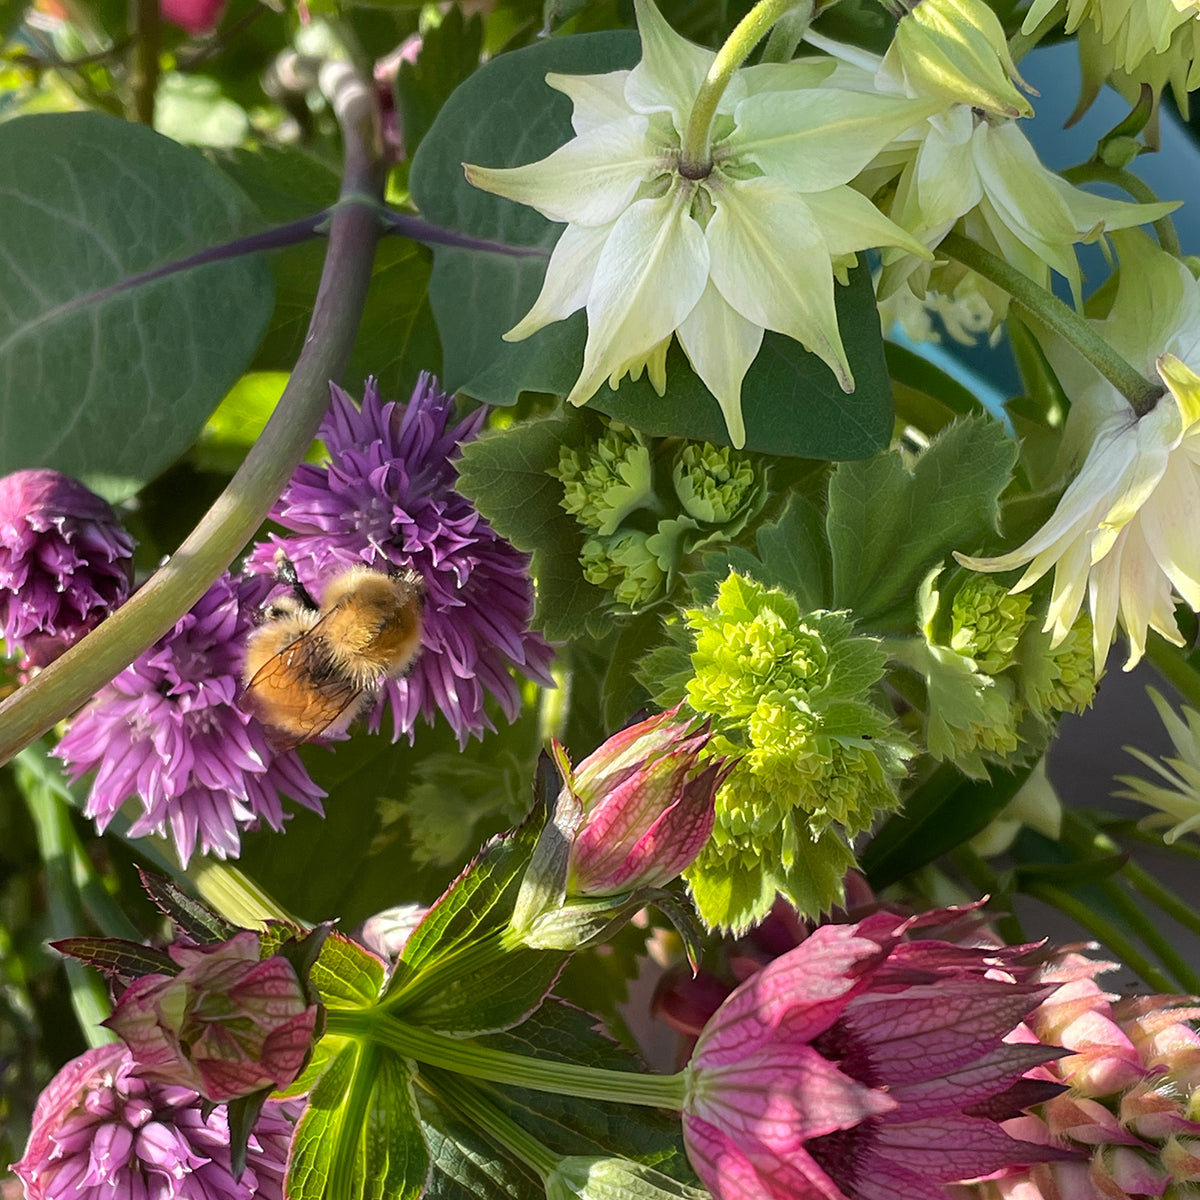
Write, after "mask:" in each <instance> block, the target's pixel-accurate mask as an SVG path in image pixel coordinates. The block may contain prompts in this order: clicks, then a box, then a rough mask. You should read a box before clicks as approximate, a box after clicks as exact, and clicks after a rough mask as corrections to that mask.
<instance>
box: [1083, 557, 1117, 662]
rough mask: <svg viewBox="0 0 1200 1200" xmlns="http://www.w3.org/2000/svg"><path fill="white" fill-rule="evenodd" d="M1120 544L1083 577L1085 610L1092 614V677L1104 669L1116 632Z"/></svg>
mask: <svg viewBox="0 0 1200 1200" xmlns="http://www.w3.org/2000/svg"><path fill="white" fill-rule="evenodd" d="M1123 550H1124V543H1123V542H1118V543H1117V545H1116V546H1115V547H1114V549H1113V552H1112V553H1111V554H1110V555H1109V556H1108V557H1107V558H1106V559H1105V560H1104V561H1103V562H1102V563H1099V564H1098V565H1097V566H1094V567H1093V568H1092V569H1091V571H1090V572H1089V574H1088V577H1087V587H1088V608H1089V609H1090V610H1091V614H1092V661H1093V664H1094V666H1093V670H1094V671H1095V674H1096V677H1097V678H1099V677H1100V673H1101V671H1103V670H1104V663H1105V660H1106V659H1107V658H1108V651H1109V647H1110V646H1112V643H1113V635H1114V634H1115V633H1116V631H1117V615H1118V613H1119V612H1120V611H1121V555H1122V551H1123Z"/></svg>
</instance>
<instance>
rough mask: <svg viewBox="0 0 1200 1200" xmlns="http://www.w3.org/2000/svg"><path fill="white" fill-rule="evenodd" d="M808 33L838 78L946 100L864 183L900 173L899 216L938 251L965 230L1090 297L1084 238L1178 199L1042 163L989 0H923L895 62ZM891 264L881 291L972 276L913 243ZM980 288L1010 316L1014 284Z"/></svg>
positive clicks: (890, 253) (1031, 272) (894, 208)
mask: <svg viewBox="0 0 1200 1200" xmlns="http://www.w3.org/2000/svg"><path fill="white" fill-rule="evenodd" d="M808 40H809V41H811V42H812V43H813V45H815V46H816V47H817V48H818V49H821V50H824V51H826V52H827V53H830V54H833V55H835V56H836V57H837V58H838V59H839V66H838V70H837V72H836V74H835V75H834V77H833V78H832V79H831V80H830V81H829V82H828V83H827V84H826V86H839V87H857V88H860V89H862V90H863V91H870V92H876V93H880V94H884V95H890V96H895V97H901V96H908V97H912V98H916V99H929V100H934V101H936V102H937V111H936V112H935V113H934V114H933V115H932V116H930V117H929V119H928V120H927V121H926V122H925V123H923V124H922V125H921V126H920V127H918V128H916V129H914V130H911V131H909V132H908V133H906V134H905V136H904V137H903V138H901V139H898V140H897V141H896V142H895V143H893V145H892V146H890V147H889V148H888V149H887V150H886V151H885V152H884V154H883V155H882V156H881V158H880V160H879V161H878V162H877V163H876V164H873V166H872V169H871V170H870V171H869V172H867V173H866V174H865V175H864V177H863V179H862V180H860V186H864V185H865V186H866V189H867V190H868V191H874V190H875V189H876V188H880V187H882V186H883V185H884V184H886V183H889V182H890V181H891V180H892V179H895V187H894V195H893V198H892V200H891V202H890V205H889V206H888V215H889V216H890V217H891V218H892V220H894V221H895V222H896V223H897V224H899V225H902V226H903V227H904V228H905V229H907V230H908V231H909V232H910V233H912V234H913V235H914V236H915V237H916V238H917V239H918V240H919V241H920V242H922V243H923V244H924V245H926V246H928V247H930V248H931V249H932V248H936V247H937V246H938V244H939V243H940V242H941V240H942V239H943V238H944V237H945V236H946V234H947V233H949V232H950V230H951V229H954V228H955V227H956V226H958V228H959V229H960V230H961V231H962V232H964V233H966V234H967V235H968V236H969V237H971V238H973V239H975V240H976V241H978V242H979V243H980V244H982V245H983V246H985V247H986V248H987V249H989V250H991V251H992V253H994V254H997V255H999V256H1000V257H1001V258H1003V259H1005V260H1006V261H1007V262H1009V263H1011V264H1012V265H1013V266H1014V267H1016V268H1017V269H1018V270H1020V271H1021V272H1022V273H1023V274H1025V275H1028V276H1029V277H1030V278H1031V279H1033V280H1035V281H1036V282H1038V283H1040V284H1042V286H1044V287H1049V286H1050V272H1051V270H1054V271H1057V272H1058V273H1059V274H1060V275H1063V276H1064V277H1065V278H1066V279H1067V280H1069V281H1070V284H1071V288H1072V291H1073V293H1074V295H1075V297H1076V301H1077V302H1078V301H1079V300H1080V287H1081V283H1080V274H1079V264H1078V262H1077V260H1076V257H1075V244H1076V243H1077V242H1087V241H1094V240H1095V239H1096V238H1098V237H1099V236H1100V235H1101V234H1102V233H1104V232H1106V231H1109V230H1113V229H1124V228H1127V227H1128V226H1131V225H1140V224H1142V223H1144V222H1147V221H1155V220H1157V219H1158V218H1159V217H1161V216H1164V215H1165V214H1166V213H1168V212H1170V211H1171V210H1172V209H1173V208H1175V207H1176V205H1175V204H1173V203H1163V204H1131V203H1128V202H1126V201H1118V200H1110V199H1107V198H1105V197H1101V196H1096V195H1092V194H1091V193H1089V192H1085V191H1083V190H1082V189H1080V188H1077V187H1073V186H1072V185H1071V184H1069V183H1067V182H1066V180H1064V179H1062V178H1061V177H1060V176H1059V175H1057V174H1055V173H1054V172H1053V171H1051V170H1049V169H1048V168H1047V167H1045V166H1044V165H1043V164H1042V162H1041V161H1040V160H1039V158H1038V156H1037V153H1036V152H1035V151H1034V149H1033V147H1032V146H1031V145H1030V143H1029V140H1028V139H1027V138H1026V136H1025V134H1024V133H1023V132H1022V130H1021V127H1020V125H1019V124H1018V119H1019V118H1022V117H1031V116H1032V115H1033V109H1032V107H1031V106H1030V104H1029V101H1028V100H1027V99H1026V98H1025V97H1024V96H1023V95H1022V93H1021V92H1020V91H1019V90H1018V88H1017V87H1016V86H1015V83H1014V81H1015V82H1016V83H1019V82H1020V77H1019V76H1018V75H1017V72H1016V68H1015V66H1014V65H1013V63H1012V60H1011V58H1010V57H1009V53H1008V47H1007V44H1006V42H1005V40H1004V31H1003V29H1002V28H1001V25H1000V22H999V20H998V19H997V17H996V15H995V13H993V12H992V10H991V9H990V8H989V7H988V6H987V5H986V4H985V3H983V0H921V3H920V4H919V5H917V7H916V8H915V9H914V10H913V11H912V12H911V13H909V14H908V15H907V16H905V17H904V18H903V19H902V20H901V21H900V24H899V26H898V27H897V30H896V37H895V40H894V41H893V43H892V45H891V47H890V48H889V50H888V52H887V54H886V55H885V56H884V57H883V58H879V57H877V56H875V55H871V54H868V53H867V52H866V51H863V50H860V49H858V48H857V47H852V46H842V45H839V44H838V43H836V42H831V41H829V40H828V39H826V38H822V37H819V36H816V35H813V34H810V35H808ZM897 174H898V178H897ZM883 262H884V267H883V272H882V275H881V276H880V279H879V284H878V289H879V295H880V297H881V298H886V297H888V296H890V295H892V294H893V293H894V292H895V291H897V290H898V289H900V288H902V287H904V286H905V285H909V286H911V287H912V289H913V291H914V292H915V293H916V294H917V295H918V296H923V295H924V294H925V293H926V290H927V288H928V287H930V286H932V287H934V288H935V289H937V290H939V291H943V292H949V291H951V290H952V288H953V287H954V285H955V284H956V283H957V282H958V281H959V280H960V279H961V277H962V268H959V267H956V266H954V265H953V264H952V265H951V267H950V268H948V269H947V268H940V267H938V268H933V271H934V272H935V274H934V276H933V278H932V280H931V278H930V270H931V268H930V267H929V266H927V265H923V264H922V260H920V259H916V258H913V257H912V256H911V255H910V254H908V253H906V252H904V251H903V250H887V251H885V252H884V255H883ZM918 269H920V270H919V271H918ZM915 272H916V273H915ZM980 295H981V296H983V297H986V298H987V299H988V300H989V301H990V304H991V307H992V309H993V312H994V315H995V319H997V320H998V319H999V318H1001V317H1003V315H1004V306H1005V305H1006V304H1007V297H1006V296H1005V295H1004V294H1003V293H1002V292H1000V291H999V290H998V289H995V288H993V287H991V286H988V287H986V288H984V289H983V290H982V291H981V292H980Z"/></svg>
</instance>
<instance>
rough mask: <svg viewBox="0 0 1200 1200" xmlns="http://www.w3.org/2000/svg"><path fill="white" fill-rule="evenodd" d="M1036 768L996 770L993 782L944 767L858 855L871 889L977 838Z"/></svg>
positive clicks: (891, 882)
mask: <svg viewBox="0 0 1200 1200" xmlns="http://www.w3.org/2000/svg"><path fill="white" fill-rule="evenodd" d="M1031 770H1032V766H1022V767H1019V768H1017V769H1016V770H1014V771H1003V770H999V769H997V768H993V769H992V778H991V780H990V781H989V780H986V779H984V780H976V779H964V778H963V777H962V775H961V774H960V773H959V772H958V771H957V770H955V769H954V768H953V767H952V766H950V765H948V764H947V765H944V766H941V767H939V768H938V769H937V770H936V771H935V772H934V773H933V774H932V775H931V776H930V777H929V778H928V779H927V780H926V781H925V782H924V783H923V784H922V785H921V786H920V787H918V788H917V789H916V791H915V792H913V794H912V795H910V796H909V797H907V799H906V800H905V802H904V811H903V812H902V813H897V814H896V815H895V816H893V817H891V818H890V819H889V820H888V821H887V823H886V824H885V825H884V826H883V828H882V829H880V830H879V832H878V833H877V834H876V835H875V836H874V838H872V840H871V842H870V843H869V844H868V845H867V847H866V849H865V850H864V851H863V853H862V854H861V855H860V856H859V862H860V865H861V867H862V870H863V872H864V874H865V875H866V876H867V879H868V881H869V882H870V884H871V886H872V887H873V888H875V889H876V890H879V889H881V888H885V887H887V886H888V885H890V884H893V883H895V882H896V881H897V880H898V879H903V878H904V877H905V876H906V875H911V874H912V873H913V872H914V871H916V870H918V869H919V868H921V867H923V866H925V865H926V864H927V863H931V862H933V861H934V859H936V858H938V857H940V856H941V855H943V854H946V853H947V852H948V851H950V850H953V849H954V848H955V846H959V845H961V844H962V843H963V842H965V841H968V840H969V839H970V838H973V837H974V836H975V835H976V834H977V833H979V831H980V830H981V829H983V828H984V827H985V826H987V825H988V824H990V823H991V821H992V820H993V818H995V817H996V816H997V815H999V813H1000V812H1001V811H1002V810H1003V809H1004V807H1005V806H1006V805H1007V804H1008V803H1009V801H1010V800H1012V798H1013V797H1014V796H1015V795H1016V794H1017V792H1018V791H1019V790H1020V788H1021V786H1022V784H1024V782H1025V780H1026V779H1027V778H1028V777H1029V773H1030V771H1031Z"/></svg>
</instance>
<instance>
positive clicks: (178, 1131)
mask: <svg viewBox="0 0 1200 1200" xmlns="http://www.w3.org/2000/svg"><path fill="white" fill-rule="evenodd" d="M136 1070H137V1068H136V1065H135V1064H134V1062H133V1060H132V1058H131V1057H130V1055H129V1051H128V1050H127V1049H126V1047H125V1046H123V1045H121V1044H120V1043H119V1042H118V1043H114V1044H113V1045H109V1046H100V1047H98V1048H97V1049H94V1050H88V1051H86V1052H85V1053H83V1054H81V1055H80V1056H79V1057H78V1058H76V1059H73V1060H72V1061H71V1062H69V1063H67V1065H66V1066H65V1067H63V1069H62V1070H61V1071H59V1073H58V1074H57V1075H56V1076H55V1077H54V1078H53V1079H52V1080H51V1081H50V1084H49V1086H48V1087H47V1088H46V1090H45V1091H44V1092H42V1094H41V1096H40V1098H39V1099H38V1102H37V1107H36V1108H35V1109H34V1113H33V1130H32V1132H31V1133H30V1135H29V1143H28V1145H26V1147H25V1153H24V1155H23V1156H22V1158H21V1160H20V1161H19V1162H16V1163H14V1164H13V1171H14V1172H15V1174H16V1175H17V1176H18V1177H19V1178H20V1179H21V1181H22V1182H23V1183H24V1185H25V1196H26V1198H27V1200H125V1198H126V1197H135V1196H136V1197H147V1198H150V1197H154V1198H156V1200H282V1197H283V1177H284V1170H285V1168H286V1164H287V1153H288V1145H289V1143H290V1142H291V1135H292V1126H293V1124H294V1122H295V1120H296V1118H297V1116H298V1115H299V1112H300V1108H301V1105H300V1104H299V1103H298V1102H297V1101H294V1100H288V1101H278V1100H268V1101H267V1102H266V1104H265V1105H264V1107H263V1110H262V1112H261V1113H260V1114H259V1117H258V1120H257V1121H256V1122H255V1125H254V1132H253V1133H252V1134H251V1136H250V1143H249V1146H248V1147H247V1153H246V1170H245V1171H244V1173H243V1174H242V1177H241V1178H240V1179H235V1178H234V1177H233V1171H232V1169H231V1166H230V1159H229V1123H228V1120H227V1118H226V1114H225V1110H224V1108H215V1109H212V1110H211V1111H209V1112H207V1114H206V1113H205V1111H204V1107H203V1106H202V1103H201V1099H200V1097H199V1096H198V1095H197V1094H196V1093H195V1092H194V1091H190V1090H188V1089H187V1088H182V1087H169V1086H166V1085H163V1084H158V1083H153V1082H151V1081H149V1080H146V1079H142V1078H140V1077H139V1076H138V1075H137V1074H136Z"/></svg>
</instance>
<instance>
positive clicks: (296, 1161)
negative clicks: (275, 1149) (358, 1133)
mask: <svg viewBox="0 0 1200 1200" xmlns="http://www.w3.org/2000/svg"><path fill="white" fill-rule="evenodd" d="M358 1054H359V1047H358V1046H357V1045H354V1044H350V1045H347V1046H346V1047H345V1048H344V1049H343V1050H342V1051H341V1053H340V1054H338V1056H337V1057H336V1058H335V1059H334V1060H333V1061H332V1062H331V1063H330V1064H329V1066H328V1067H327V1068H326V1069H325V1073H324V1074H323V1075H322V1076H321V1078H320V1079H319V1080H318V1081H317V1084H316V1086H315V1087H314V1088H313V1090H312V1092H311V1094H310V1095H309V1098H308V1106H307V1107H306V1108H305V1110H304V1115H303V1116H302V1117H301V1118H300V1121H299V1124H297V1126H296V1129H295V1132H294V1133H293V1134H292V1146H291V1150H290V1152H289V1154H288V1169H287V1181H286V1183H285V1185H284V1194H285V1195H286V1196H287V1197H288V1200H324V1197H325V1195H326V1188H327V1187H328V1185H329V1178H330V1174H331V1172H332V1170H333V1161H334V1152H335V1150H336V1149H337V1140H338V1134H339V1127H340V1123H341V1115H342V1113H341V1109H342V1104H343V1101H344V1100H345V1097H346V1094H347V1092H348V1091H349V1089H350V1085H351V1083H352V1082H353V1079H354V1071H355V1067H356V1065H357V1062H358ZM338 1200H349V1198H348V1197H347V1198H343V1197H339V1198H338Z"/></svg>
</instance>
